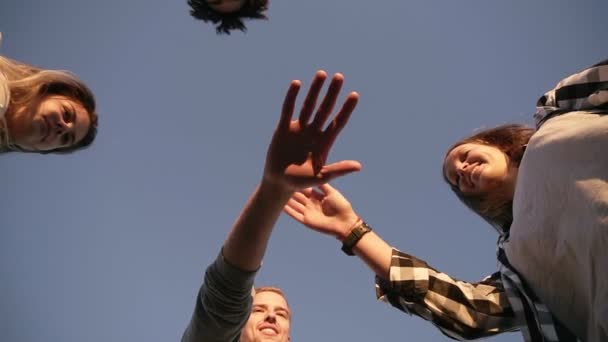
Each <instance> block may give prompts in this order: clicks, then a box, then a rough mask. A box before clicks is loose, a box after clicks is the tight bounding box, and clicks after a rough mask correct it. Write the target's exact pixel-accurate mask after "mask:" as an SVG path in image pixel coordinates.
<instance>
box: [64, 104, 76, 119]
mask: <svg viewBox="0 0 608 342" xmlns="http://www.w3.org/2000/svg"><path fill="white" fill-rule="evenodd" d="M62 115H63V121H65V122H66V123H69V122H73V121H74V116H75V114H74V112H73V111H72V110H71V109H69V108H68V107H65V106H63V113H62Z"/></svg>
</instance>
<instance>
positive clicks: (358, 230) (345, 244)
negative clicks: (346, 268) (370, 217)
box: [342, 221, 372, 255]
mask: <svg viewBox="0 0 608 342" xmlns="http://www.w3.org/2000/svg"><path fill="white" fill-rule="evenodd" d="M371 231H372V228H371V227H370V226H368V225H367V223H365V222H363V221H361V224H359V225H357V226H356V227H355V228H353V230H351V231H350V233H349V234H348V236H346V238H345V239H344V241H342V251H343V252H344V253H346V255H355V253H353V247H355V245H356V244H357V242H359V240H361V238H362V237H363V235H365V234H367V233H369V232H371Z"/></svg>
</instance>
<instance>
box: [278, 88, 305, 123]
mask: <svg viewBox="0 0 608 342" xmlns="http://www.w3.org/2000/svg"><path fill="white" fill-rule="evenodd" d="M300 86H301V82H300V81H298V80H294V81H291V83H290V84H289V88H288V89H287V94H285V100H283V110H282V111H281V119H280V120H279V124H278V127H277V130H279V131H283V130H287V129H289V124H290V123H291V118H292V116H293V110H294V108H295V106H296V98H297V97H298V92H299V91H300Z"/></svg>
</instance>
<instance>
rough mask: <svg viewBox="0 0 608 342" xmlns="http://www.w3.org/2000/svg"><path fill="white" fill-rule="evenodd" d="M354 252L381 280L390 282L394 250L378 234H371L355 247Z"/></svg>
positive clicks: (366, 235) (365, 236)
mask: <svg viewBox="0 0 608 342" xmlns="http://www.w3.org/2000/svg"><path fill="white" fill-rule="evenodd" d="M353 252H354V253H355V255H356V256H358V257H359V258H360V259H361V260H363V262H365V264H366V265H367V266H368V267H369V268H371V270H372V271H373V272H374V273H375V274H376V275H377V276H379V277H380V278H382V279H385V280H388V279H389V270H390V267H391V254H392V248H391V246H389V245H388V244H387V243H386V242H385V241H384V240H382V238H381V237H380V236H378V235H377V234H376V233H374V232H373V231H372V232H369V233H367V234H365V235H363V237H362V238H361V240H359V242H358V243H357V244H356V245H355V246H354V247H353Z"/></svg>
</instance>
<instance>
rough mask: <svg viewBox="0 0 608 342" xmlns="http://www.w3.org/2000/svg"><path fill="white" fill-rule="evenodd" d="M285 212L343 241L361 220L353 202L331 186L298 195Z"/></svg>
mask: <svg viewBox="0 0 608 342" xmlns="http://www.w3.org/2000/svg"><path fill="white" fill-rule="evenodd" d="M283 210H284V211H285V213H287V214H288V215H289V216H291V217H293V218H294V219H295V220H296V221H298V222H300V223H302V224H304V225H305V226H307V227H308V228H310V229H312V230H315V231H318V232H320V233H323V234H328V235H331V236H334V237H336V238H338V239H339V240H343V239H344V238H345V237H346V236H347V235H348V233H349V232H350V229H351V228H353V227H354V226H355V224H356V223H357V222H358V221H359V216H357V214H356V213H355V211H354V210H353V207H352V206H351V204H350V202H348V200H347V199H346V198H344V196H342V194H341V193H340V192H339V191H338V190H336V189H335V188H333V187H332V186H331V185H329V184H322V185H320V186H319V188H318V189H313V188H308V189H304V190H302V191H298V192H295V193H294V194H293V195H292V197H291V199H290V200H289V201H288V202H287V204H286V205H285V208H284V209H283Z"/></svg>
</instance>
